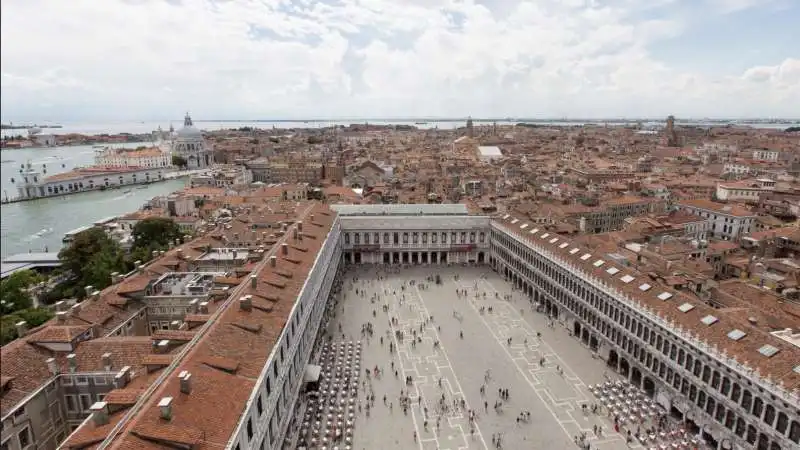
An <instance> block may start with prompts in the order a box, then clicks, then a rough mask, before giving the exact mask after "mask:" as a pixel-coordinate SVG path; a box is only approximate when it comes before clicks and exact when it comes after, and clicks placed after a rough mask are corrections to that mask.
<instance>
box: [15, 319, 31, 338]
mask: <svg viewBox="0 0 800 450" xmlns="http://www.w3.org/2000/svg"><path fill="white" fill-rule="evenodd" d="M14 326H15V327H16V328H17V336H19V337H22V336H25V333H27V332H28V322H25V321H24V320H20V321H19V322H17V323H16V324H14Z"/></svg>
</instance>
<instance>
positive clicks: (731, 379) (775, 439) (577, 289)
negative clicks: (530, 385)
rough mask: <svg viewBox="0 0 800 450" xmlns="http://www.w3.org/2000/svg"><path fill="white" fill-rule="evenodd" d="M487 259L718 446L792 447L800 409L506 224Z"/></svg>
mask: <svg viewBox="0 0 800 450" xmlns="http://www.w3.org/2000/svg"><path fill="white" fill-rule="evenodd" d="M491 243H492V253H491V262H490V264H491V265H492V266H493V268H494V269H495V270H497V271H498V272H500V273H501V274H503V275H504V276H505V277H506V278H507V279H508V280H509V281H511V282H512V283H513V284H514V285H515V286H516V287H518V288H520V289H521V290H522V291H523V292H525V293H527V294H528V295H529V296H530V297H531V300H532V301H534V302H536V303H538V304H541V305H542V306H543V308H544V309H545V311H546V312H547V313H548V314H550V315H551V316H552V317H553V318H554V319H556V320H558V321H559V322H560V323H562V324H563V325H565V326H566V327H567V328H568V329H570V330H572V331H573V332H574V333H575V334H576V338H578V339H581V340H582V341H583V342H584V343H585V344H586V345H587V346H589V348H590V349H591V350H592V351H594V352H595V353H596V354H597V355H599V356H600V357H601V358H603V359H605V360H606V361H607V362H608V363H609V365H610V366H612V367H614V368H615V369H617V370H619V371H620V372H621V373H623V374H624V375H626V376H628V378H630V379H631V380H632V382H633V383H635V384H637V385H639V386H640V387H642V388H644V389H645V390H646V391H648V392H649V393H650V394H651V395H652V397H653V398H654V399H656V401H657V402H658V403H659V404H661V405H662V406H664V407H665V408H666V409H667V410H668V411H671V412H672V413H677V414H679V415H682V416H683V417H684V418H686V419H690V420H692V421H693V422H694V423H696V424H697V425H698V426H699V428H700V429H701V430H703V431H704V432H706V433H708V434H710V435H711V436H713V437H714V438H715V439H717V441H718V443H719V445H720V446H725V445H729V447H727V448H735V449H750V448H753V444H754V443H757V444H758V445H757V446H756V448H758V449H762V448H763V449H769V450H773V449H774V450H778V449H794V448H797V445H798V444H799V443H800V422H798V419H797V418H798V417H800V410H799V409H798V406H797V405H796V404H791V403H792V402H791V401H790V400H787V399H782V398H778V395H779V394H776V393H775V392H774V391H771V389H770V388H768V387H766V386H765V385H763V384H760V383H759V382H757V381H755V380H754V379H753V378H751V376H750V375H749V373H750V372H748V371H747V370H746V369H745V368H744V367H743V366H740V365H739V366H737V365H734V364H732V363H730V362H725V361H721V360H719V359H718V358H716V357H714V356H712V355H711V354H709V353H708V352H706V351H705V350H704V349H703V348H701V347H700V346H699V344H698V343H697V342H692V341H689V340H688V337H687V336H686V335H685V334H683V333H682V332H679V331H676V330H675V329H670V328H668V326H666V325H663V322H661V321H659V320H658V318H656V317H655V316H653V315H652V314H650V313H646V312H643V311H642V310H641V308H637V307H636V306H634V305H633V304H631V303H628V302H627V301H626V300H624V299H623V298H622V297H620V296H619V295H617V294H616V293H614V292H612V291H610V290H609V289H608V288H607V287H604V286H602V285H600V284H598V283H596V282H595V281H593V280H592V279H590V278H589V277H586V276H585V275H583V274H582V273H580V272H578V271H573V270H570V268H569V267H565V266H564V263H563V262H562V261H559V260H556V259H554V258H553V257H551V256H550V255H549V254H548V252H546V251H544V250H543V249H541V248H538V246H534V245H533V244H531V243H529V242H527V241H524V240H522V239H520V238H519V237H518V236H517V235H516V234H515V233H514V232H512V231H510V230H509V229H507V228H506V227H504V226H502V225H500V224H497V223H493V224H492V240H491Z"/></svg>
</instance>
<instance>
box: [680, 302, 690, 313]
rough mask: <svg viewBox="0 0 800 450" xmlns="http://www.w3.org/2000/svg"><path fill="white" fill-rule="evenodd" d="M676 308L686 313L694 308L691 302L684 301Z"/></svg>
mask: <svg viewBox="0 0 800 450" xmlns="http://www.w3.org/2000/svg"><path fill="white" fill-rule="evenodd" d="M678 309H679V310H681V312H685V313H687V312H689V311H691V310H693V309H694V305H693V304H691V303H684V304H682V305H681V306H678Z"/></svg>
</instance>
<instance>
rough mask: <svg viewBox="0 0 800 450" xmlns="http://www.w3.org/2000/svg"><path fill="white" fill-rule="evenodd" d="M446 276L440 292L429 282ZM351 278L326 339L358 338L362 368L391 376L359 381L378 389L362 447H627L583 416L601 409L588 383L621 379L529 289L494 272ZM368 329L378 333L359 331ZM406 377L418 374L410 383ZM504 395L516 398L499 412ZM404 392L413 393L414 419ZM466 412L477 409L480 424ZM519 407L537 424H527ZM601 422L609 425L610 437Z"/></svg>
mask: <svg viewBox="0 0 800 450" xmlns="http://www.w3.org/2000/svg"><path fill="white" fill-rule="evenodd" d="M387 270H388V271H387ZM437 274H438V275H439V276H440V277H441V282H442V283H441V284H440V285H437V284H436V283H435V282H432V281H427V280H426V278H427V277H435V275H437ZM456 275H457V276H458V279H456ZM344 277H345V279H344V286H343V290H342V297H341V299H340V300H339V305H338V306H337V311H336V315H335V318H334V319H333V320H331V322H330V323H329V324H328V333H329V335H330V336H334V340H353V341H357V340H361V341H362V343H363V347H362V348H363V350H362V358H361V361H362V367H363V368H368V369H370V370H372V369H374V368H375V367H376V366H377V367H378V368H379V369H380V370H381V371H383V374H382V375H381V376H380V377H374V376H370V377H369V378H365V375H364V374H363V373H362V374H361V380H360V381H359V385H360V386H362V383H364V384H363V386H364V387H365V388H364V389H363V390H362V391H360V395H359V398H361V399H363V398H364V395H363V393H364V392H366V393H367V394H369V393H370V392H372V393H374V395H375V403H374V406H373V407H372V408H371V409H370V411H369V416H368V417H367V414H366V408H364V409H363V410H362V411H361V412H359V413H358V414H357V418H356V426H355V429H354V436H353V448H354V449H364V450H367V449H370V450H371V449H383V448H392V449H424V450H433V449H442V450H444V449H453V450H456V449H484V448H485V449H492V448H495V445H493V443H492V441H493V438H494V437H496V436H498V435H499V436H501V439H502V448H505V449H571V448H578V446H577V445H576V444H575V442H574V437H575V436H577V435H579V434H581V433H586V435H587V437H588V439H589V441H588V442H589V443H590V444H591V448H592V449H600V450H608V449H622V448H629V447H628V446H627V445H626V444H625V440H624V438H623V437H622V436H620V435H619V434H616V433H614V432H613V428H612V426H611V423H610V421H609V420H608V418H607V417H606V416H605V415H595V414H592V413H590V412H584V411H583V410H582V408H581V406H582V405H584V404H586V405H591V404H592V403H594V402H595V401H596V400H595V399H594V397H593V396H592V394H591V393H590V392H589V390H588V385H590V384H597V383H601V382H603V381H605V377H610V376H613V374H611V373H608V372H607V369H606V367H605V364H604V362H603V361H602V360H600V359H594V358H592V357H591V353H590V352H589V350H588V349H587V348H585V347H584V346H583V345H582V344H581V343H580V342H579V341H578V340H576V339H574V338H572V337H570V336H569V335H568V332H567V330H566V329H565V328H564V327H563V326H561V325H560V324H558V323H556V324H555V325H554V326H553V327H549V326H548V323H547V322H548V320H547V318H546V317H545V316H544V315H543V314H540V313H537V312H534V311H533V310H532V308H531V305H530V303H529V301H528V299H527V298H524V296H523V294H522V293H521V292H519V291H512V287H511V285H510V284H508V283H506V282H505V281H503V280H502V278H500V276H499V275H498V274H496V273H494V272H492V271H490V270H489V269H488V268H487V267H461V266H451V267H447V266H419V267H412V268H403V269H399V268H398V269H392V268H378V267H373V266H357V267H354V268H351V269H350V270H349V271H348V272H346V273H345V275H344ZM412 280H414V281H415V282H416V284H412V283H411V281H412ZM420 284H423V285H422V286H421V285H420ZM459 289H461V290H464V289H465V290H466V291H467V295H466V296H465V295H459V293H458V292H457V290H459ZM476 292H477V293H478V296H477V297H476V296H475V295H476ZM484 293H485V296H484ZM509 295H510V296H511V297H510V299H509V300H506V299H507V298H509V297H508V296H509ZM489 308H491V312H489ZM391 318H395V319H396V321H394V323H392V321H391V320H390V319H391ZM431 318H432V320H431ZM426 319H427V320H426ZM367 323H370V324H371V325H372V327H373V331H374V332H373V334H372V336H371V337H370V336H369V335H368V334H367V335H363V334H362V327H363V326H364V325H365V324H367ZM399 331H400V332H402V334H403V337H404V338H403V339H402V340H401V339H398V332H399ZM414 331H416V335H417V337H418V339H417V342H416V343H414V344H412V341H414V339H413V335H414ZM462 333H463V337H461V334H462ZM537 333H541V338H538V337H537ZM343 335H344V336H343ZM509 339H510V343H509ZM381 341H382V342H381ZM390 343H391V345H393V346H394V348H395V351H394V353H390V351H389V346H390ZM435 343H438V346H437V345H435ZM542 358H544V361H545V363H544V365H543V366H540V361H542ZM393 367H394V369H393ZM395 370H396V371H397V375H395ZM487 371H488V373H489V379H488V381H485V380H486V375H487ZM406 376H411V377H412V378H413V383H412V384H411V385H410V386H408V385H406V383H405V380H404V379H405V377H406ZM365 380H366V382H365ZM484 383H486V385H485V393H481V386H482V385H484ZM501 388H502V389H508V393H509V398H508V400H506V401H504V402H503V404H502V407H501V408H500V409H495V403H496V402H497V401H498V400H499V396H498V390H499V389H501ZM401 391H402V393H403V394H404V395H408V397H409V405H410V407H409V408H408V411H407V413H406V414H404V412H403V409H402V408H401V407H400V403H399V398H400V396H401ZM384 395H385V396H386V404H385V405H384ZM442 399H444V400H442ZM362 401H363V400H362ZM462 404H463V405H464V407H463V408H462V407H461V405H462ZM443 405H446V408H445V407H443ZM390 406H391V407H390ZM469 410H474V411H475V413H476V419H475V420H474V422H473V424H472V425H471V424H470V421H469V420H468V411H469ZM522 411H528V412H529V413H530V418H529V420H527V421H521V422H518V421H517V418H518V417H519V415H520V413H521V412H522ZM426 421H427V429H426V427H425V422H426ZM437 425H438V427H437ZM595 425H598V426H602V427H603V430H604V433H603V435H602V436H601V437H598V436H596V435H595V434H594V432H593V427H594V426H595ZM415 433H416V441H415ZM631 448H633V447H631Z"/></svg>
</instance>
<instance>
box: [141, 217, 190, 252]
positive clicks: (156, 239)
mask: <svg viewBox="0 0 800 450" xmlns="http://www.w3.org/2000/svg"><path fill="white" fill-rule="evenodd" d="M132 235H133V246H132V247H131V250H132V251H134V250H138V249H142V248H144V249H147V250H149V251H151V252H152V251H153V250H164V249H165V248H167V247H169V244H170V242H175V240H176V239H181V238H182V237H183V233H181V229H180V227H179V226H178V224H177V223H175V221H174V220H172V219H169V218H166V217H148V218H147V219H144V220H141V221H139V222H138V223H137V224H136V225H134V226H133V233H132Z"/></svg>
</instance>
